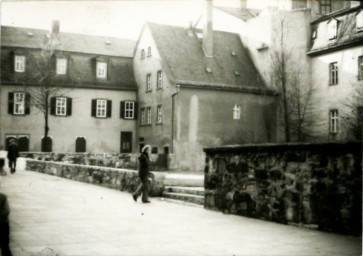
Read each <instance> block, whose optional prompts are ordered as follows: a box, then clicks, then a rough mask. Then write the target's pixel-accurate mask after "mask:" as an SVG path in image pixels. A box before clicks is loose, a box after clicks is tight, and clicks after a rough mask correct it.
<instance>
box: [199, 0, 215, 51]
mask: <svg viewBox="0 0 363 256" xmlns="http://www.w3.org/2000/svg"><path fill="white" fill-rule="evenodd" d="M205 3H206V11H207V15H206V21H205V24H204V28H203V45H202V48H203V51H204V54H205V56H207V57H213V0H205Z"/></svg>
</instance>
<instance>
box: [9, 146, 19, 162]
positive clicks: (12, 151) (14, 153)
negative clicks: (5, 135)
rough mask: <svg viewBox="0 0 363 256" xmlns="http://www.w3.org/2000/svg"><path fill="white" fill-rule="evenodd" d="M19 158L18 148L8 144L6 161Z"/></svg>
mask: <svg viewBox="0 0 363 256" xmlns="http://www.w3.org/2000/svg"><path fill="white" fill-rule="evenodd" d="M18 157H19V151H18V146H17V145H15V144H10V145H9V149H8V159H9V160H16V159H17V158H18Z"/></svg>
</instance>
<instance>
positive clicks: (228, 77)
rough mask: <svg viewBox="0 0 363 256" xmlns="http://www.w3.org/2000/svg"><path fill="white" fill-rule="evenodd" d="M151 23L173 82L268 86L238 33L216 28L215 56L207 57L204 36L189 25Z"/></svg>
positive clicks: (153, 33)
mask: <svg viewBox="0 0 363 256" xmlns="http://www.w3.org/2000/svg"><path fill="white" fill-rule="evenodd" d="M147 26H148V27H149V28H150V31H151V34H152V36H153V39H154V40H155V43H156V46H157V49H158V51H159V53H160V55H161V58H162V60H163V68H164V69H165V70H166V72H168V75H169V76H170V80H172V81H173V82H175V83H183V84H196V85H203V84H204V85H209V86H211V85H232V86H249V87H261V88H263V87H264V84H263V81H262V79H260V75H259V73H258V71H257V69H256V67H255V66H254V64H253V62H252V60H251V58H250V56H249V54H248V52H247V49H246V48H245V47H244V46H243V45H242V42H241V39H240V38H239V35H238V34H234V33H228V32H221V31H213V57H206V56H205V55H204V52H203V49H202V47H201V44H202V42H201V40H200V39H198V38H197V36H196V35H195V34H193V35H189V34H188V33H187V30H186V29H185V28H182V27H175V26H169V25H161V24H155V23H147ZM207 69H208V70H209V71H211V72H208V71H207Z"/></svg>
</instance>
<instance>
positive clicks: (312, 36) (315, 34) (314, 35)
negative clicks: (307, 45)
mask: <svg viewBox="0 0 363 256" xmlns="http://www.w3.org/2000/svg"><path fill="white" fill-rule="evenodd" d="M317 35H318V31H316V30H314V31H313V34H312V35H311V38H312V39H315V38H316V37H317Z"/></svg>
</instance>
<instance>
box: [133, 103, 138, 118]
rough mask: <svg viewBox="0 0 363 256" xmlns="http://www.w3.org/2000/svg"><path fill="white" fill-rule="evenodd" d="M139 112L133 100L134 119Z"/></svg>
mask: <svg viewBox="0 0 363 256" xmlns="http://www.w3.org/2000/svg"><path fill="white" fill-rule="evenodd" d="M138 114H139V109H138V107H137V102H136V101H135V102H134V119H137V118H138V116H139V115H138Z"/></svg>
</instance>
